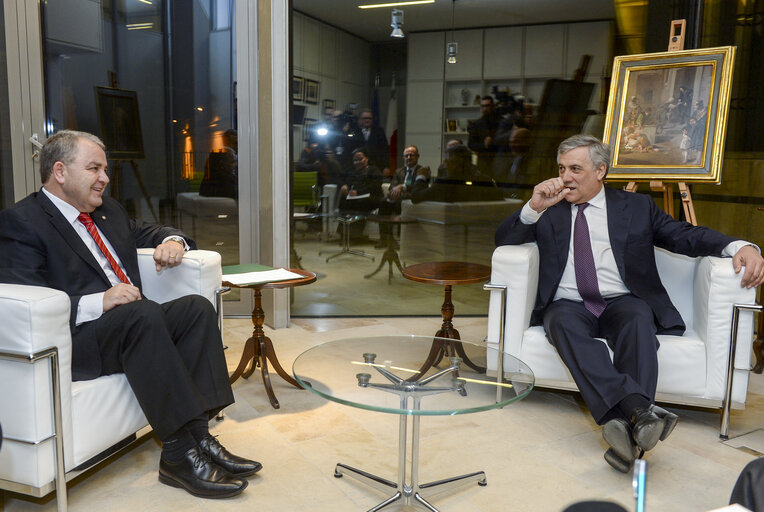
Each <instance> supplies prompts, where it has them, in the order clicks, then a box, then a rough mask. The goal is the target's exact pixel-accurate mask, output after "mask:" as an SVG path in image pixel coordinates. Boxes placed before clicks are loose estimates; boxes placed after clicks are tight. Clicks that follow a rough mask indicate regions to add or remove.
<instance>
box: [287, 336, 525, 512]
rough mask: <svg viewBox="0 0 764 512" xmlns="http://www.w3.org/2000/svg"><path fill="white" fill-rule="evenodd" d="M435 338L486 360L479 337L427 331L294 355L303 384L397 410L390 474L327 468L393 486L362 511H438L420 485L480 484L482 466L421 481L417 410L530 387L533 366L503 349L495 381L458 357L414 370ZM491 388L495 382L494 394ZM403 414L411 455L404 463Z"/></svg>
mask: <svg viewBox="0 0 764 512" xmlns="http://www.w3.org/2000/svg"><path fill="white" fill-rule="evenodd" d="M441 341H442V342H446V341H447V342H449V343H451V342H456V343H460V344H461V346H462V348H463V349H464V352H465V353H466V354H468V356H469V357H470V358H471V359H472V360H473V361H475V360H478V361H482V362H485V354H486V343H484V342H468V341H463V340H461V341H458V340H441V339H438V338H435V339H433V337H432V336H379V337H357V338H348V339H343V340H337V341H330V342H327V343H324V344H321V345H317V346H315V347H313V348H311V349H309V350H306V351H305V352H303V353H302V354H300V356H299V357H297V359H296V360H295V362H294V365H293V367H292V371H293V373H294V377H295V379H296V380H297V382H298V383H299V384H300V385H301V386H303V387H304V388H305V389H307V390H309V391H311V392H313V393H315V394H317V395H319V396H321V397H323V398H325V399H327V400H332V401H334V402H338V403H341V404H343V405H347V406H350V407H358V408H360V409H367V410H370V411H377V412H383V413H390V414H398V415H399V416H400V420H399V430H398V478H397V481H395V482H393V481H391V480H387V479H385V478H382V477H380V476H376V475H373V474H371V473H367V472H366V471H363V470H361V469H357V468H354V467H351V466H348V465H346V464H343V463H338V464H337V466H336V467H335V469H334V476H335V477H337V478H340V477H342V476H344V475H348V476H351V477H353V478H356V479H358V480H360V481H361V482H364V483H366V484H368V485H370V486H371V487H374V488H375V489H378V490H380V491H382V492H385V493H386V492H391V493H392V495H391V496H390V497H389V498H387V499H386V500H384V501H382V502H381V503H379V504H378V505H376V506H375V507H373V508H371V509H369V512H374V511H377V510H381V509H382V508H384V507H386V506H387V505H390V504H392V503H396V502H400V504H403V505H416V506H419V507H422V508H424V509H426V510H429V511H431V512H437V510H438V509H436V508H435V507H434V506H433V505H432V504H430V502H429V501H427V500H426V499H425V497H424V496H423V495H422V493H423V492H426V493H429V494H435V493H437V492H442V491H445V490H448V489H451V488H453V487H454V486H457V485H462V484H466V483H470V482H477V483H478V485H486V477H485V472H483V471H476V472H472V473H466V474H463V475H459V476H453V477H449V478H445V479H441V480H436V481H434V482H430V483H424V484H420V483H419V474H418V472H419V420H420V418H421V417H422V416H453V415H456V414H469V413H473V412H479V411H486V410H490V409H497V408H500V407H504V406H506V405H509V404H511V403H513V402H516V401H518V400H520V399H522V398H524V397H525V396H527V395H528V393H530V391H531V389H532V388H533V384H534V377H533V372H532V371H531V370H530V368H528V366H527V365H526V364H525V363H523V362H522V361H520V360H519V359H517V358H514V357H511V356H509V355H506V356H505V359H504V375H505V379H504V380H503V381H502V382H501V383H498V382H497V380H496V378H495V377H491V378H489V377H487V376H486V375H485V373H478V372H477V371H475V370H473V369H472V368H470V367H468V366H466V365H464V366H463V365H462V364H461V363H462V359H461V358H459V357H450V358H448V359H443V360H442V361H441V362H440V364H439V365H437V366H432V367H430V368H429V370H427V371H426V372H425V373H424V374H421V371H420V370H421V369H422V367H423V365H424V363H425V361H427V360H428V356H429V355H430V352H431V347H432V345H433V343H434V342H441ZM483 367H485V365H483ZM497 388H499V389H501V393H500V394H499V393H498V391H497ZM497 397H499V398H498V400H497ZM409 418H411V420H410V422H411V446H410V450H411V454H410V457H411V458H410V464H408V465H407V455H408V451H409V450H408V446H407V440H408V434H407V431H408V428H409V427H408V424H409ZM407 470H408V471H409V474H410V476H409V477H408V478H407V476H406V474H407Z"/></svg>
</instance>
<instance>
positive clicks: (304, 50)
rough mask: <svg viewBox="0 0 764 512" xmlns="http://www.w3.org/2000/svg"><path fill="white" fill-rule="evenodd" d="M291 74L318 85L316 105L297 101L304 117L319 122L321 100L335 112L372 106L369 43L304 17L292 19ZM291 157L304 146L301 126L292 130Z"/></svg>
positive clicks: (296, 15)
mask: <svg viewBox="0 0 764 512" xmlns="http://www.w3.org/2000/svg"><path fill="white" fill-rule="evenodd" d="M292 31H293V38H292V40H293V50H292V51H293V55H292V59H293V67H294V75H295V76H300V77H303V78H305V79H310V80H315V81H317V82H318V83H319V89H318V104H316V105H312V104H309V103H305V102H304V101H296V102H295V104H297V105H305V106H306V107H307V109H306V112H305V117H306V118H311V119H316V120H321V118H322V117H323V100H324V99H332V100H334V102H335V105H336V107H335V108H338V109H344V108H345V107H346V106H347V104H348V103H358V106H359V108H363V107H364V106H370V105H371V94H372V90H373V86H374V84H373V83H371V82H370V80H371V79H370V76H371V73H370V69H371V59H370V52H371V48H370V45H369V43H367V42H365V41H363V40H362V39H359V38H357V37H354V36H351V35H350V34H347V33H345V32H342V31H340V30H337V29H335V28H333V27H330V26H329V25H326V24H324V23H321V22H319V21H316V20H314V19H312V18H309V17H306V16H304V15H302V14H300V13H298V12H295V13H294V16H293V25H292ZM292 130H293V136H294V155H293V156H294V158H295V159H296V158H299V155H300V151H302V148H303V146H304V144H303V140H304V137H303V130H302V127H293V128H292Z"/></svg>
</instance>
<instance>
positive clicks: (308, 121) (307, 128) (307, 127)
mask: <svg viewBox="0 0 764 512" xmlns="http://www.w3.org/2000/svg"><path fill="white" fill-rule="evenodd" d="M316 123H318V120H317V119H312V118H310V117H306V118H305V122H304V123H303V128H302V140H303V141H304V142H308V141H309V140H310V134H311V133H313V129H314V128H315V126H316Z"/></svg>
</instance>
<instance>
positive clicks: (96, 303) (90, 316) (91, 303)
mask: <svg viewBox="0 0 764 512" xmlns="http://www.w3.org/2000/svg"><path fill="white" fill-rule="evenodd" d="M42 191H43V193H44V194H45V195H46V196H47V197H48V199H50V200H51V202H52V203H53V204H54V205H55V207H56V208H58V210H59V211H60V212H61V215H63V216H64V218H65V219H66V220H67V221H68V222H69V224H71V225H72V227H73V228H74V231H75V232H76V233H77V235H79V237H80V238H81V239H82V241H83V242H84V243H85V246H87V248H88V250H89V251H90V253H91V254H92V255H93V257H94V258H95V259H96V261H97V262H98V265H99V266H100V267H101V269H103V272H104V274H106V277H107V278H108V279H109V282H110V283H111V285H112V286H115V285H117V284H119V283H121V282H122V281H120V279H119V277H117V274H116V272H114V269H113V268H111V264H110V263H109V260H107V259H106V256H104V255H103V253H102V252H101V249H99V248H98V245H97V244H96V242H95V240H93V237H92V236H90V233H89V232H88V229H87V228H86V227H85V225H84V224H83V223H82V222H80V221H79V219H78V218H77V217H79V215H80V212H79V210H77V208H75V207H74V206H72V205H70V204H69V203H67V202H66V201H64V200H63V199H61V198H59V197H56V196H54V195H53V194H51V193H50V192H48V191H47V190H45V187H43V188H42ZM93 225H94V226H95V228H96V230H97V231H98V234H99V235H101V240H103V243H104V245H105V246H106V248H107V249H108V250H109V252H110V253H111V255H112V256H113V257H114V260H115V261H116V262H117V265H119V268H121V269H122V272H124V273H125V275H126V276H127V279H128V280H129V281H130V283H131V284H132V283H133V280H132V279H130V276H128V275H127V270H125V266H124V265H123V264H122V261H120V259H119V256H118V255H117V251H115V250H114V246H112V245H111V243H110V242H109V239H108V238H106V235H104V234H103V231H101V230H100V229H98V226H96V225H95V223H93ZM171 238H172V236H169V237H166V238H165V239H164V240H163V241H162V243H164V242H167V241H168V240H169V239H171ZM184 244H185V246H186V250H187V251H188V250H189V246H188V243H186V242H185V241H184ZM104 293H106V292H99V293H92V294H90V295H83V296H82V297H81V298H80V300H79V302H78V303H77V316H76V317H75V318H76V319H75V325H80V324H81V323H84V322H89V321H91V320H95V319H96V318H99V317H100V316H101V315H103V295H104Z"/></svg>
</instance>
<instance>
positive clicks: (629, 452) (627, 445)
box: [602, 418, 640, 465]
mask: <svg viewBox="0 0 764 512" xmlns="http://www.w3.org/2000/svg"><path fill="white" fill-rule="evenodd" d="M602 437H603V438H604V439H605V442H606V443H607V444H608V445H610V449H611V450H613V452H614V453H615V454H616V455H618V457H619V458H620V459H621V460H623V461H625V462H628V463H629V465H631V463H632V462H633V461H634V459H636V458H637V457H638V456H639V451H640V450H639V447H638V446H637V445H636V443H635V442H634V439H633V438H632V435H631V425H629V422H628V421H626V420H624V419H621V418H616V419H612V420H610V421H608V422H607V423H605V426H604V427H603V428H602ZM611 465H612V464H611Z"/></svg>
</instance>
